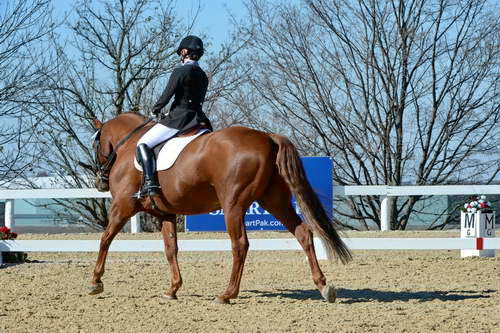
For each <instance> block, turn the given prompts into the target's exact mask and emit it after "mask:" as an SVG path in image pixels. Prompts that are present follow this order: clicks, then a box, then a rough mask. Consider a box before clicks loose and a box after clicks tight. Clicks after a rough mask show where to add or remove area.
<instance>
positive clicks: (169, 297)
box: [161, 294, 177, 301]
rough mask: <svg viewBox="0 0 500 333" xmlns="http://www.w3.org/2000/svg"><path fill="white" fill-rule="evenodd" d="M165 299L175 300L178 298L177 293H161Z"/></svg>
mask: <svg viewBox="0 0 500 333" xmlns="http://www.w3.org/2000/svg"><path fill="white" fill-rule="evenodd" d="M161 297H162V298H163V299H166V300H169V301H175V300H177V296H175V295H168V294H163V295H161Z"/></svg>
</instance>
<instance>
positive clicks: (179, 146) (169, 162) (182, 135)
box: [134, 124, 211, 171]
mask: <svg viewBox="0 0 500 333" xmlns="http://www.w3.org/2000/svg"><path fill="white" fill-rule="evenodd" d="M208 132H211V128H210V127H209V126H207V125H204V124H203V125H198V126H195V127H192V128H190V129H188V130H186V131H181V132H179V133H178V134H177V135H176V136H174V137H173V138H170V139H167V140H165V141H163V142H161V143H159V144H158V145H156V146H155V147H154V148H153V152H154V155H155V159H156V171H161V170H167V169H169V168H171V167H172V166H173V165H174V163H175V161H176V160H177V157H179V155H180V153H181V152H182V151H183V150H184V148H186V146H187V145H188V144H189V143H191V141H193V140H195V139H196V138H198V137H199V136H201V135H203V134H205V133H208ZM134 166H135V168H136V169H137V170H139V171H142V167H141V165H140V164H139V162H137V159H136V158H134Z"/></svg>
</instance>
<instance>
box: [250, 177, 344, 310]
mask: <svg viewBox="0 0 500 333" xmlns="http://www.w3.org/2000/svg"><path fill="white" fill-rule="evenodd" d="M271 184H272V185H271V186H269V190H268V191H267V192H266V193H265V194H264V196H263V197H262V198H261V199H260V200H259V202H260V204H261V205H262V206H263V207H264V208H265V209H266V210H267V211H268V212H270V213H271V214H272V215H273V216H274V217H276V218H277V219H278V220H280V222H281V223H282V224H283V225H284V226H285V227H286V228H287V229H288V231H290V232H291V233H292V234H294V236H295V237H296V238H297V241H298V242H299V243H300V245H301V246H302V248H303V249H304V252H305V253H306V255H307V259H308V261H309V266H310V268H311V273H312V278H313V281H314V284H315V285H316V287H317V288H318V290H319V291H320V292H321V295H322V296H323V297H324V298H325V299H326V300H327V301H328V302H334V301H335V298H336V295H335V289H334V288H333V287H331V286H327V285H326V279H325V276H324V274H323V272H322V271H321V268H320V267H319V263H318V259H317V258H316V251H315V250H314V243H313V234H312V232H311V230H310V228H309V226H308V225H307V224H305V223H304V222H303V221H302V220H301V219H300V217H299V216H298V215H297V213H296V212H295V210H294V208H293V207H292V205H291V202H290V198H291V194H290V190H289V189H288V186H287V185H286V183H285V182H284V181H283V180H282V179H281V177H279V176H277V175H275V176H274V177H273V182H272V183H271Z"/></svg>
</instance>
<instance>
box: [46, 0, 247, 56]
mask: <svg viewBox="0 0 500 333" xmlns="http://www.w3.org/2000/svg"><path fill="white" fill-rule="evenodd" d="M53 3H54V6H55V9H56V13H57V15H58V16H60V17H62V16H63V15H64V14H65V13H68V12H69V11H71V9H72V7H73V5H74V4H75V3H76V1H68V0H54V2H53ZM174 3H175V7H176V12H177V15H178V17H179V18H180V19H182V20H183V21H185V22H188V21H191V20H192V19H193V17H194V15H195V14H196V11H197V9H198V7H200V8H201V11H200V13H199V15H198V17H197V23H196V25H195V26H194V29H193V31H192V33H194V34H201V33H203V34H205V35H207V36H209V37H210V39H211V40H212V42H213V46H214V47H215V48H218V47H219V46H220V44H222V43H224V42H225V41H226V40H227V39H229V37H230V33H231V25H230V19H229V13H231V14H232V15H234V16H235V17H238V18H239V17H242V16H244V15H245V11H246V9H245V6H244V4H243V0H174Z"/></svg>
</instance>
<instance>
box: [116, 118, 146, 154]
mask: <svg viewBox="0 0 500 333" xmlns="http://www.w3.org/2000/svg"><path fill="white" fill-rule="evenodd" d="M127 116H129V117H127ZM114 120H115V121H114V122H113V127H112V130H111V132H112V139H111V144H112V145H113V147H116V145H118V144H119V143H120V142H121V141H123V140H125V139H126V137H127V136H128V135H129V134H130V133H132V131H133V130H134V129H136V128H137V127H138V126H140V125H141V124H142V123H143V122H144V119H142V120H141V119H140V118H137V117H133V118H131V117H130V115H127V114H122V115H120V116H118V117H117V118H115V119H114Z"/></svg>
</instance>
